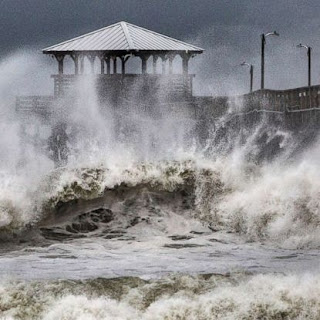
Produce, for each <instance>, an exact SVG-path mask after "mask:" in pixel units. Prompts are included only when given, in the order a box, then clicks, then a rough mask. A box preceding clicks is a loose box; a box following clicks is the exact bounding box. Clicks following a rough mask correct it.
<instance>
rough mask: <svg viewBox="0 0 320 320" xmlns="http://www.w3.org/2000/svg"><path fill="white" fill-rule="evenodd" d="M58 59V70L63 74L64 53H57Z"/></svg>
mask: <svg viewBox="0 0 320 320" xmlns="http://www.w3.org/2000/svg"><path fill="white" fill-rule="evenodd" d="M55 57H56V59H57V61H58V72H59V74H63V59H64V55H62V54H57V55H56V56H55Z"/></svg>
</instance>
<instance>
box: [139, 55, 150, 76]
mask: <svg viewBox="0 0 320 320" xmlns="http://www.w3.org/2000/svg"><path fill="white" fill-rule="evenodd" d="M140 58H141V71H142V74H146V73H147V61H148V59H149V55H141V56H140Z"/></svg>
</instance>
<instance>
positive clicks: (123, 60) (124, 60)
mask: <svg viewBox="0 0 320 320" xmlns="http://www.w3.org/2000/svg"><path fill="white" fill-rule="evenodd" d="M129 58H130V55H128V56H122V57H121V73H122V75H124V74H125V73H126V63H127V61H128V60H129Z"/></svg>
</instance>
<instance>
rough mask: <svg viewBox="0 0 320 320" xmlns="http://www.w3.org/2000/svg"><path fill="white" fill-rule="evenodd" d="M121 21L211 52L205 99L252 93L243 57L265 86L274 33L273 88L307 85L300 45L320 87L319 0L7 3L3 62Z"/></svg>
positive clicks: (203, 81) (195, 67) (201, 83)
mask: <svg viewBox="0 0 320 320" xmlns="http://www.w3.org/2000/svg"><path fill="white" fill-rule="evenodd" d="M122 20H124V21H127V22H130V23H133V24H137V25H139V26H143V27H146V28H148V29H151V30H154V31H157V32H160V33H164V34H166V35H169V36H172V37H175V38H178V39H181V40H185V41H187V42H191V43H193V44H195V45H198V46H201V47H202V48H204V49H205V50H206V51H205V53H204V54H203V55H202V56H201V57H196V58H195V59H194V60H193V61H192V69H191V70H192V71H193V72H195V73H196V74H197V83H196V91H197V93H198V94H206V95H210V94H234V93H241V92H245V91H247V90H248V87H249V83H248V81H249V70H247V69H246V68H243V67H238V65H239V64H240V63H241V62H242V61H244V60H245V61H247V62H248V63H252V64H254V67H255V76H254V82H255V85H254V87H255V89H258V87H259V83H260V35H261V33H264V32H270V31H273V30H276V31H278V32H279V33H280V37H279V38H276V37H274V38H269V39H268V43H267V46H266V87H268V88H274V89H282V88H290V87H298V86H304V85H306V84H307V55H306V51H304V50H302V49H297V48H296V45H297V44H298V43H300V42H302V43H304V44H307V45H310V46H311V47H312V48H313V50H312V58H313V59H312V62H313V67H312V78H313V84H318V83H319V82H320V36H319V35H320V1H319V0H310V1H307V0H277V1H276V0H112V1H110V0H0V48H1V51H0V52H1V58H2V59H3V58H8V57H9V56H10V55H13V54H16V53H17V52H21V51H22V52H23V51H25V50H28V51H29V52H30V51H31V52H33V54H34V55H39V56H40V55H41V49H42V48H44V47H46V46H49V45H52V44H55V43H57V42H61V41H63V40H67V39H69V38H72V37H75V36H77V35H80V34H83V33H86V32H89V31H93V30H95V29H98V28H101V27H104V26H107V25H109V24H112V23H115V22H118V21H122ZM41 59H49V58H48V57H44V58H42V57H41ZM52 72H53V70H52ZM48 81H50V80H48Z"/></svg>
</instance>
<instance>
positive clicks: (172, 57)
mask: <svg viewBox="0 0 320 320" xmlns="http://www.w3.org/2000/svg"><path fill="white" fill-rule="evenodd" d="M174 58H175V55H170V56H169V74H172V73H173V65H172V63H173V60H174Z"/></svg>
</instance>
